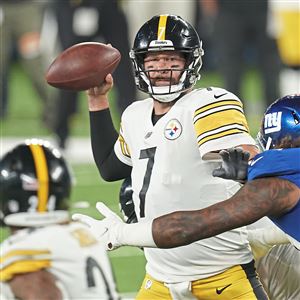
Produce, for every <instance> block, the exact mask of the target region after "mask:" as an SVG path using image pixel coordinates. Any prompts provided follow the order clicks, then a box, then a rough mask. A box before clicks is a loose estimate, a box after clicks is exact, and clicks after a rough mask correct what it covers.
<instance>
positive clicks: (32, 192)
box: [0, 140, 119, 300]
mask: <svg viewBox="0 0 300 300" xmlns="http://www.w3.org/2000/svg"><path fill="white" fill-rule="evenodd" d="M71 183H72V176H71V173H70V170H69V168H68V166H67V163H66V161H65V160H64V158H63V157H62V156H61V154H60V153H59V151H58V150H57V149H54V148H51V146H50V145H49V143H48V142H46V141H41V140H29V141H28V142H26V143H24V144H19V145H17V146H16V147H14V148H13V149H12V150H11V151H9V152H8V153H6V154H5V155H4V156H3V158H2V159H1V161H0V184H1V189H0V201H1V210H0V218H1V223H2V225H6V226H9V228H10V231H11V235H10V236H9V237H8V238H7V239H6V240H4V241H3V243H2V244H1V251H0V253H1V266H0V270H1V294H2V295H4V297H6V298H7V299H14V298H17V299H43V300H46V299H56V300H59V299H119V296H118V293H117V291H116V286H115V282H114V277H113V274H112V269H111V265H110V261H109V259H108V256H107V253H106V250H105V249H104V247H103V246H102V245H100V244H99V242H98V241H97V240H96V239H95V237H94V235H93V234H92V233H91V232H90V231H89V230H87V228H86V226H82V224H80V223H79V222H70V221H69V215H68V204H69V197H70V192H71ZM4 299H5V298H4Z"/></svg>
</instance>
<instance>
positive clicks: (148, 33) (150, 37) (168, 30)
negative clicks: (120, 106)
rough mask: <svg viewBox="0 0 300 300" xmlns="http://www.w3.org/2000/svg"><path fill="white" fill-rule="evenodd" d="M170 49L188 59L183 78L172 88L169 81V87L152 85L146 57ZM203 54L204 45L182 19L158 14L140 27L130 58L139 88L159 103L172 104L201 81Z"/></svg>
mask: <svg viewBox="0 0 300 300" xmlns="http://www.w3.org/2000/svg"><path fill="white" fill-rule="evenodd" d="M170 50H176V51H179V52H180V53H182V54H183V55H184V57H185V60H186V63H185V68H184V69H182V70H180V71H182V74H181V78H180V80H179V82H178V84H176V85H171V78H170V84H169V86H167V87H155V86H152V84H151V82H150V79H149V72H151V71H146V70H145V68H144V58H145V55H146V53H148V52H151V51H170ZM203 54H204V51H203V49H202V42H201V41H200V39H199V36H198V34H197V32H196V30H195V29H194V28H193V26H192V25H190V24H189V23H188V22H186V21H185V20H183V19H182V18H181V17H179V16H175V15H158V16H154V17H153V18H152V19H150V20H149V21H148V22H146V23H145V24H144V25H143V26H142V27H141V28H140V30H139V31H138V33H137V34H136V37H135V40H134V45H133V48H132V50H131V51H130V54H129V55H130V58H131V60H132V63H133V67H134V71H135V81H136V85H137V87H138V89H140V90H141V91H143V92H146V93H148V94H150V95H151V96H152V97H153V98H154V99H156V100H158V101H161V102H170V101H173V100H175V99H177V98H178V97H180V95H181V93H182V92H184V91H186V90H188V89H190V88H191V87H192V86H194V85H195V84H196V82H197V80H199V79H200V73H199V72H200V69H201V66H202V58H201V57H202V55H203ZM169 71H170V72H172V70H169ZM173 71H174V70H173ZM171 74H172V73H171Z"/></svg>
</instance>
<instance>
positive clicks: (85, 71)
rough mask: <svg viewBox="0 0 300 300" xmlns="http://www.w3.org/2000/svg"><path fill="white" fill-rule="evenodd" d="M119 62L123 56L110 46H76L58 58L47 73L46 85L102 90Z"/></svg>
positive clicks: (89, 44)
mask: <svg viewBox="0 0 300 300" xmlns="http://www.w3.org/2000/svg"><path fill="white" fill-rule="evenodd" d="M120 60H121V54H120V52H119V51H118V50H117V49H116V48H114V47H112V46H110V45H105V44H102V43H95V42H87V43H80V44H76V45H73V46H72V47H70V48H68V49H66V50H64V51H63V52H62V53H61V54H59V55H58V56H57V57H56V59H55V60H54V61H53V62H52V64H51V65H50V66H49V68H48V70H47V72H46V81H47V83H48V84H50V85H52V86H54V87H56V88H59V89H66V90H73V91H84V90H87V89H89V88H92V87H95V86H99V85H100V84H101V83H102V82H103V81H104V79H105V77H106V75H107V74H109V73H113V72H114V70H115V69H116V68H117V66H118V64H119V62H120Z"/></svg>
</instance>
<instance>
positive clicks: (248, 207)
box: [152, 178, 300, 248]
mask: <svg viewBox="0 0 300 300" xmlns="http://www.w3.org/2000/svg"><path fill="white" fill-rule="evenodd" d="M299 199H300V189H299V188H298V187H297V186H296V185H294V184H293V183H291V182H290V181H287V180H283V179H279V178H261V179H256V180H253V181H249V182H247V183H246V185H244V187H242V188H241V189H240V190H239V191H238V192H237V193H236V194H235V195H234V196H232V197H231V198H229V199H228V200H225V201H223V202H220V203H217V204H214V205H212V206H210V207H207V208H205V209H201V210H195V211H178V212H174V213H170V214H167V215H164V216H161V217H158V218H156V219H155V220H154V221H153V225H152V233H153V238H154V241H155V243H156V245H157V246H158V247H159V248H171V247H177V246H183V245H187V244H190V243H192V242H195V241H198V240H201V239H204V238H208V237H212V236H215V235H218V234H220V233H222V232H225V231H228V230H231V229H233V228H237V227H241V226H244V225H248V224H251V223H253V222H255V221H257V220H258V219H260V218H262V217H263V216H279V215H281V214H283V213H285V212H287V211H289V210H291V209H292V208H293V207H294V206H295V205H296V204H297V202H298V201H299Z"/></svg>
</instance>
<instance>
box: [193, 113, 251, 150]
mask: <svg viewBox="0 0 300 300" xmlns="http://www.w3.org/2000/svg"><path fill="white" fill-rule="evenodd" d="M194 127H195V131H196V134H197V140H198V144H199V146H201V145H202V144H204V143H206V142H208V141H210V140H215V139H218V138H222V137H225V136H228V135H232V134H237V133H249V127H248V124H247V121H246V118H245V115H244V114H243V112H241V111H240V110H237V109H235V108H231V109H226V110H221V111H217V112H212V113H211V114H208V115H205V116H203V117H201V118H198V119H197V120H196V121H195V123H194Z"/></svg>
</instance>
